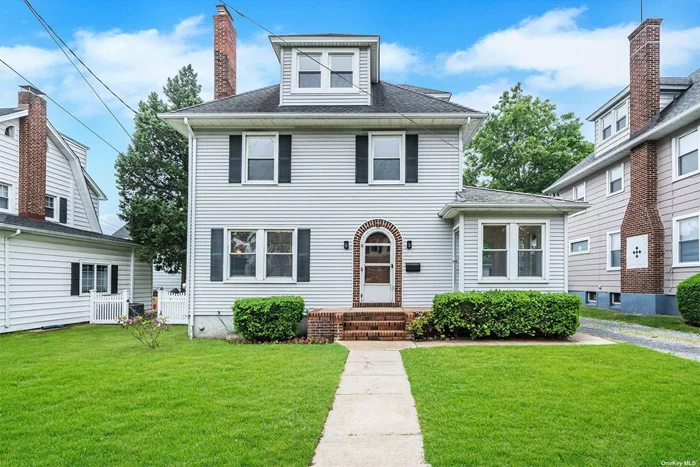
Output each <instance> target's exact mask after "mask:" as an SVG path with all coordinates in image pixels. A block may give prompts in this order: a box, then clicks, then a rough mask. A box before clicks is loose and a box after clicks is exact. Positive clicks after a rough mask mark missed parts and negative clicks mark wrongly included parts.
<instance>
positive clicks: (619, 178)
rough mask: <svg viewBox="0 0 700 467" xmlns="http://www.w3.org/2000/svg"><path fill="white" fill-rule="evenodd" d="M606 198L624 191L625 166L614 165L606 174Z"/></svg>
mask: <svg viewBox="0 0 700 467" xmlns="http://www.w3.org/2000/svg"><path fill="white" fill-rule="evenodd" d="M606 179H607V196H612V195H616V194H618V193H622V192H623V191H625V164H624V163H622V164H620V165H616V166H615V167H613V168H611V169H609V170H608V171H607V174H606Z"/></svg>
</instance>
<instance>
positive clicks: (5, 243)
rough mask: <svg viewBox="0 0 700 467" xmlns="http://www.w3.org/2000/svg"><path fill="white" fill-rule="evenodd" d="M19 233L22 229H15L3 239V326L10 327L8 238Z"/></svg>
mask: <svg viewBox="0 0 700 467" xmlns="http://www.w3.org/2000/svg"><path fill="white" fill-rule="evenodd" d="M21 233H22V231H21V230H20V229H17V230H16V231H15V233H13V234H10V235H7V236H6V237H4V239H3V246H4V249H5V328H9V327H10V239H11V238H12V237H16V236H17V235H19V234H21Z"/></svg>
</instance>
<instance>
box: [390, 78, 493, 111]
mask: <svg viewBox="0 0 700 467" xmlns="http://www.w3.org/2000/svg"><path fill="white" fill-rule="evenodd" d="M381 82H382V83H385V84H388V85H389V86H393V87H395V88H399V89H403V90H404V91H408V92H412V93H413V94H417V95H419V96H423V97H425V98H428V99H433V100H435V101H438V102H442V103H444V104H448V105H452V106H455V107H459V108H462V109H466V110H469V111H470V112H476V113H484V112H481V111H479V110H476V109H472V108H471V107H467V106H466V105H462V104H457V103H456V102H451V101H445V100H442V99H438V98H437V97H433V96H429V95H427V94H422V93H420V92H418V91H413V90H412V89H408V88H404V87H401V86H399V85H398V84H394V83H391V82H389V81H384V80H381Z"/></svg>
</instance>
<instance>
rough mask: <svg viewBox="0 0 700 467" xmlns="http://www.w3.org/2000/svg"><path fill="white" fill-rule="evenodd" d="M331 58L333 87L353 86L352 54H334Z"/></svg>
mask: <svg viewBox="0 0 700 467" xmlns="http://www.w3.org/2000/svg"><path fill="white" fill-rule="evenodd" d="M330 58H331V87H332V88H351V87H352V68H353V67H352V62H353V55H352V54H349V55H348V54H332V55H331V56H330Z"/></svg>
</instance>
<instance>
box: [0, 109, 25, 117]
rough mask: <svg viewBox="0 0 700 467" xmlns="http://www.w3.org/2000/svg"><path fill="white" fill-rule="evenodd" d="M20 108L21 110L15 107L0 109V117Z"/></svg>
mask: <svg viewBox="0 0 700 467" xmlns="http://www.w3.org/2000/svg"><path fill="white" fill-rule="evenodd" d="M20 110H22V109H15V108H7V109H0V117H2V116H4V115H10V114H13V113H15V112H19V111H20Z"/></svg>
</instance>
